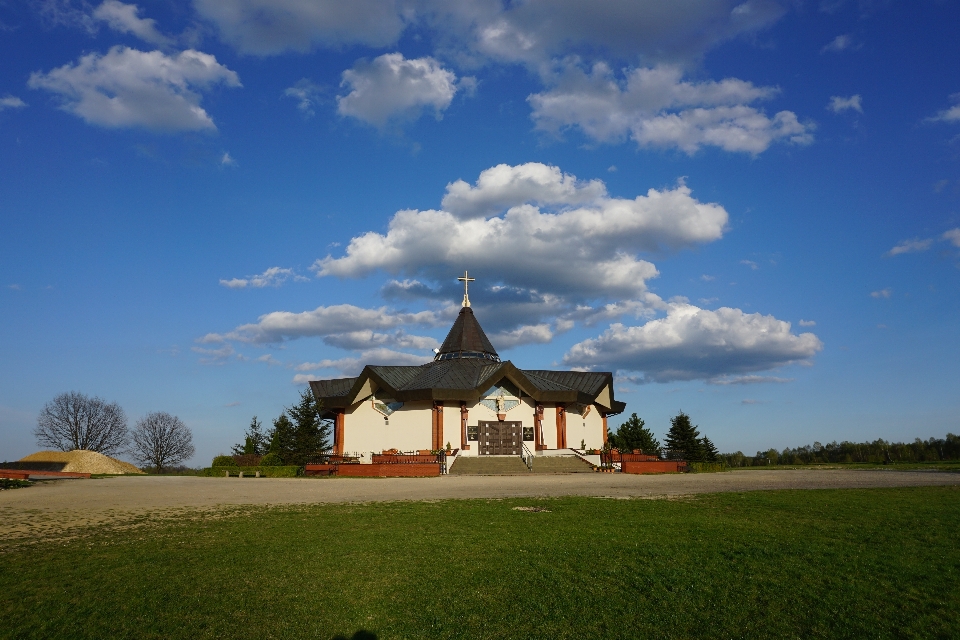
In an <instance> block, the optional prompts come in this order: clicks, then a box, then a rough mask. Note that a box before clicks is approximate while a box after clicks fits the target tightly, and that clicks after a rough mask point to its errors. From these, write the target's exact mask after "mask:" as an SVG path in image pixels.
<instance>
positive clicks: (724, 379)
mask: <svg viewBox="0 0 960 640" xmlns="http://www.w3.org/2000/svg"><path fill="white" fill-rule="evenodd" d="M793 380H794V379H793V378H779V377H777V376H719V377H717V378H710V379H709V380H707V382H708V383H709V384H717V385H731V384H765V383H775V384H783V383H785V382H793Z"/></svg>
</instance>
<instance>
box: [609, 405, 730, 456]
mask: <svg viewBox="0 0 960 640" xmlns="http://www.w3.org/2000/svg"><path fill="white" fill-rule="evenodd" d="M607 448H608V449H617V450H618V451H621V452H623V453H630V452H632V451H640V452H642V453H646V454H648V455H655V456H660V457H665V458H668V459H670V460H688V461H690V462H719V461H720V452H719V451H718V450H717V448H716V446H714V444H713V442H712V441H711V440H710V438H708V437H707V436H705V435H701V434H700V427H699V425H696V426H695V425H694V424H693V423H692V422H690V416H688V415H687V414H685V413H684V412H683V411H681V412H680V413H678V414H677V415H675V416H674V417H673V418H671V419H670V429H669V430H668V431H667V435H666V436H665V437H664V440H663V446H661V445H660V441H659V440H657V439H656V437H654V435H653V431H651V430H650V429H648V428H647V426H646V423H645V422H644V421H643V418H639V417H637V414H635V413H634V414H632V415H631V416H630V417H629V418H627V419H626V420H625V421H624V422H623V424H621V425H620V427H619V428H618V429H617V431H616V432H614V433H612V434H610V435H609V436H608V438H607Z"/></svg>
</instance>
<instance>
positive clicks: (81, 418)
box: [33, 391, 127, 455]
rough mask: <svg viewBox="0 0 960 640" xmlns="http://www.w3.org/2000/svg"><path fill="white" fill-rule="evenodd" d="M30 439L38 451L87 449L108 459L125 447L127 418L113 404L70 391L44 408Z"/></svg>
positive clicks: (117, 406)
mask: <svg viewBox="0 0 960 640" xmlns="http://www.w3.org/2000/svg"><path fill="white" fill-rule="evenodd" d="M33 435H35V436H36V437H37V443H38V444H39V445H40V446H41V447H53V448H54V449H60V450H61V451H71V450H73V449H87V450H89V451H97V452H99V453H102V454H105V455H109V454H111V453H116V452H118V451H120V450H122V449H123V448H124V445H126V443H127V416H126V414H125V413H124V412H123V409H121V408H120V405H118V404H117V403H116V402H113V403H111V404H107V402H106V401H105V400H103V399H102V398H97V397H94V398H90V397H88V396H85V395H83V394H82V393H78V392H76V391H71V392H69V393H61V394H60V395H58V396H57V397H55V398H54V399H53V400H51V401H50V402H48V403H47V404H45V405H44V406H43V409H42V410H41V411H40V415H39V416H37V428H36V429H35V430H34V432H33Z"/></svg>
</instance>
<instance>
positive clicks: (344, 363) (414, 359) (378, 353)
mask: <svg viewBox="0 0 960 640" xmlns="http://www.w3.org/2000/svg"><path fill="white" fill-rule="evenodd" d="M431 360H433V354H430V355H416V354H412V353H403V352H402V351H393V350H392V349H369V350H366V351H363V352H361V353H360V354H359V355H358V356H357V357H347V358H336V359H324V360H320V361H319V362H306V363H304V364H302V365H299V366H298V367H297V369H298V370H300V371H322V370H324V369H333V370H335V371H339V372H340V373H341V374H342V375H344V376H355V375H357V374H359V373H360V372H361V371H362V370H363V367H364V366H366V365H368V364H372V365H380V366H417V365H421V364H426V363H427V362H430V361H431ZM319 378H320V376H318V375H316V374H304V373H298V374H297V375H296V376H294V378H293V382H294V383H295V384H306V383H307V382H310V381H311V380H317V379H319Z"/></svg>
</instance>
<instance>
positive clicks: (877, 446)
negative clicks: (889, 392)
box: [722, 433, 960, 467]
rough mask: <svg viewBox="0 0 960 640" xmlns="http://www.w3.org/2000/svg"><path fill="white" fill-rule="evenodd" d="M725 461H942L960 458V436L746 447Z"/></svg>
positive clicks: (747, 464)
mask: <svg viewBox="0 0 960 640" xmlns="http://www.w3.org/2000/svg"><path fill="white" fill-rule="evenodd" d="M722 458H723V461H724V462H725V463H726V464H727V466H731V467H757V466H765V465H785V464H789V465H793V464H823V463H842V462H872V463H884V464H892V463H896V462H939V461H942V460H960V436H956V435H954V434H952V433H948V434H947V437H946V438H929V439H927V440H921V439H920V438H917V439H915V440H914V441H913V442H888V441H887V440H883V439H878V440H874V441H873V442H849V441H846V440H844V441H843V442H836V441H834V442H829V443H827V444H820V443H819V442H814V443H813V444H812V445H805V446H802V447H796V448H790V447H787V448H786V449H784V450H783V451H777V450H776V449H768V450H767V451H757V453H756V455H753V456H748V455H744V453H743V452H742V451H737V452H736V453H724V454H723V455H722Z"/></svg>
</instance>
